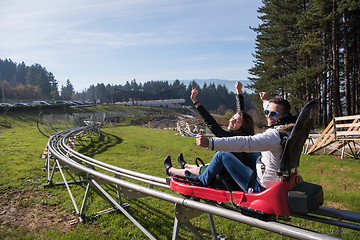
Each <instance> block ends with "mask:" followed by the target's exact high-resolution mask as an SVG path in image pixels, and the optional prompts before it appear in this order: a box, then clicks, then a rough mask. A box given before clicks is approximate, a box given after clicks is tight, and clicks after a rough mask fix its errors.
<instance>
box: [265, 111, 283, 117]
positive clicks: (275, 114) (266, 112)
mask: <svg viewBox="0 0 360 240" xmlns="http://www.w3.org/2000/svg"><path fill="white" fill-rule="evenodd" d="M264 114H265V116H267V115H269V114H270V116H271V117H276V116H277V115H278V114H279V115H285V113H280V112H277V111H269V110H264Z"/></svg>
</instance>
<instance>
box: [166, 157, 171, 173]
mask: <svg viewBox="0 0 360 240" xmlns="http://www.w3.org/2000/svg"><path fill="white" fill-rule="evenodd" d="M164 167H165V173H166V175H168V176H170V173H169V169H170V168H171V167H172V164H171V157H170V156H167V157H166V158H165V160H164Z"/></svg>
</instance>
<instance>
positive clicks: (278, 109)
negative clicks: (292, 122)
mask: <svg viewBox="0 0 360 240" xmlns="http://www.w3.org/2000/svg"><path fill="white" fill-rule="evenodd" d="M267 110H269V111H270V112H271V111H275V112H278V113H283V111H284V110H283V107H282V106H281V105H278V104H276V103H273V102H270V103H269V106H268V108H267ZM287 115H288V114H277V115H276V117H274V116H271V114H268V115H266V121H267V124H268V126H271V125H273V124H274V123H276V121H277V120H279V119H281V118H283V117H285V116H287Z"/></svg>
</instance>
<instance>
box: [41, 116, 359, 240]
mask: <svg viewBox="0 0 360 240" xmlns="http://www.w3.org/2000/svg"><path fill="white" fill-rule="evenodd" d="M100 126H101V124H100V123H95V122H93V123H92V124H90V125H88V126H82V127H76V128H72V129H67V130H63V131H60V132H57V133H55V134H53V135H52V136H51V137H50V139H49V141H48V145H47V147H48V154H47V159H46V164H45V166H46V168H47V171H48V183H47V185H46V186H54V185H63V186H65V187H66V188H67V190H68V192H69V196H70V198H71V200H72V202H73V205H74V208H75V211H76V213H77V216H78V218H79V220H80V221H83V220H84V217H85V214H84V213H85V209H86V206H87V197H88V195H89V193H90V191H91V190H92V189H96V190H97V192H99V193H100V195H101V196H102V197H103V198H104V199H105V200H106V201H107V202H108V203H109V204H110V206H111V209H116V210H118V211H120V212H121V213H123V214H124V215H125V216H126V217H127V218H128V219H129V220H130V221H132V222H133V223H134V224H135V225H136V226H137V227H138V228H139V229H140V230H141V231H142V232H143V233H144V234H145V235H146V236H147V237H148V238H149V239H156V238H155V237H154V236H153V235H152V234H151V233H150V232H148V231H147V230H146V229H145V228H144V227H143V226H141V224H140V223H139V222H137V221H136V220H135V219H134V218H133V217H132V216H131V215H130V214H129V213H128V212H127V211H126V208H127V206H128V204H124V203H122V200H121V196H122V195H123V196H124V198H125V199H127V200H129V199H135V198H137V197H142V196H151V197H154V198H157V199H159V200H164V201H168V202H171V203H174V204H175V209H176V210H175V223H174V229H173V233H172V239H177V236H178V232H179V227H180V224H181V223H182V224H185V225H186V226H187V227H188V228H190V230H191V231H193V233H194V234H195V236H196V238H198V239H202V236H201V235H200V234H199V233H198V232H197V231H196V229H195V227H194V226H192V225H191V223H190V222H189V219H191V218H192V217H196V216H198V215H200V214H202V213H206V214H208V218H209V223H210V227H211V232H212V234H213V238H214V239H216V238H217V236H216V230H215V227H214V225H213V221H212V215H217V216H220V217H224V218H227V219H231V220H234V221H237V222H241V223H245V224H248V225H251V226H254V227H258V228H262V229H265V230H268V231H272V232H275V233H278V234H282V235H286V236H289V237H293V238H297V239H338V238H337V237H334V236H330V235H327V234H323V233H318V232H313V231H311V230H306V229H300V228H297V227H294V226H290V225H287V224H283V223H280V222H273V221H262V220H259V219H256V218H252V217H248V216H245V215H243V214H241V213H240V212H239V211H236V210H235V209H226V208H223V207H218V206H215V205H211V204H206V203H202V202H199V201H194V200H190V199H187V198H185V197H182V196H179V195H175V194H169V193H166V192H164V191H160V190H156V189H154V186H156V187H157V188H160V189H168V188H169V186H168V184H167V181H166V180H167V179H166V178H159V177H155V176H151V175H147V174H143V173H139V172H134V171H130V170H127V169H123V168H119V167H116V166H113V165H110V164H106V163H104V162H101V161H98V160H96V159H93V158H90V157H87V156H85V155H82V154H80V153H78V152H76V151H74V150H73V149H72V148H71V146H70V145H71V144H69V142H70V139H72V138H74V136H78V135H81V134H83V133H84V132H92V131H98V128H99V127H100ZM51 163H52V164H53V165H51ZM56 171H59V172H60V174H61V176H62V178H63V179H64V182H58V183H54V182H53V177H54V174H55V172H56ZM65 175H66V176H67V177H66V176H65ZM76 175H78V178H77V177H76ZM69 176H70V177H71V179H72V180H71V181H68V180H67V179H69ZM84 176H85V177H84ZM123 179H131V182H130V181H126V180H123ZM134 182H136V183H134ZM71 184H86V185H87V187H86V190H85V193H84V198H83V202H82V204H81V206H78V205H77V203H76V201H75V200H74V197H73V194H72V191H71ZM104 184H107V185H108V184H110V185H112V186H115V188H116V189H117V191H118V192H117V198H116V197H114V196H113V195H114V194H111V193H109V192H107V191H106V190H105V188H104V187H102V186H103V185H104ZM146 184H148V187H146V186H144V185H146ZM356 217H358V216H356Z"/></svg>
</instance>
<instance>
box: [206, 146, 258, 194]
mask: <svg viewBox="0 0 360 240" xmlns="http://www.w3.org/2000/svg"><path fill="white" fill-rule="evenodd" d="M223 168H226V170H227V171H228V172H229V174H230V175H231V177H232V178H233V179H234V180H235V181H236V183H237V184H239V186H240V187H241V188H242V189H244V190H247V189H248V183H249V181H250V178H251V175H252V173H253V171H252V170H251V168H249V167H247V166H245V165H244V164H243V163H242V162H240V161H239V160H238V159H237V158H236V157H235V156H234V155H233V154H232V153H230V152H217V153H216V154H215V155H214V157H213V158H212V159H211V162H210V164H209V166H208V167H207V168H206V170H205V172H204V173H203V174H201V175H200V176H199V180H200V181H201V182H202V183H203V185H204V186H209V185H210V184H211V183H212V182H213V181H214V180H215V179H216V175H217V174H218V173H220V172H221V170H222V169H223Z"/></svg>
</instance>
